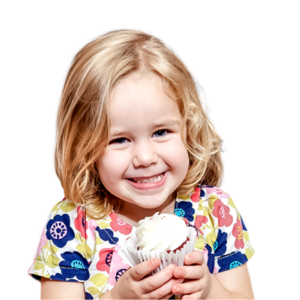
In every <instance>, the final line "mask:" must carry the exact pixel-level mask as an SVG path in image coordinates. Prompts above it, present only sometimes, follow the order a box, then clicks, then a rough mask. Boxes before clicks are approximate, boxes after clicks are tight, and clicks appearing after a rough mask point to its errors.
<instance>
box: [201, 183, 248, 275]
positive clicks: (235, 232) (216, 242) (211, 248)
mask: <svg viewBox="0 0 300 300" xmlns="http://www.w3.org/2000/svg"><path fill="white" fill-rule="evenodd" d="M201 193H202V199H201V198H200V205H199V209H202V212H201V213H202V214H203V212H204V216H203V217H202V218H205V222H202V225H203V229H204V235H205V236H204V239H205V240H206V251H207V253H208V258H209V260H210V261H209V262H208V267H209V269H210V271H211V273H219V272H223V271H227V270H230V269H233V268H236V267H238V266H241V265H243V264H244V263H246V262H247V261H248V260H249V259H250V258H251V257H252V256H253V254H254V249H253V248H252V245H251V242H250V238H249V234H248V230H247V227H246V225H245V223H244V220H243V218H242V216H241V214H240V212H239V211H238V209H237V208H236V206H235V204H234V202H233V200H232V198H231V197H230V196H229V195H228V194H227V193H226V192H224V191H222V190H221V189H219V188H216V187H209V186H204V187H202V190H201ZM198 214H199V212H198ZM205 215H206V216H205ZM197 217H198V216H197Z"/></svg>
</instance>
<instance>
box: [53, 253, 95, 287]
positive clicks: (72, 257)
mask: <svg viewBox="0 0 300 300" xmlns="http://www.w3.org/2000/svg"><path fill="white" fill-rule="evenodd" d="M61 257H62V259H63V260H62V261H61V262H60V263H59V267H60V269H61V274H55V275H53V276H51V277H50V279H53V280H63V281H70V280H68V279H73V278H74V276H76V278H78V279H79V280H83V281H84V280H87V279H89V277H90V274H89V270H88V268H89V263H88V261H87V260H86V259H85V258H84V257H83V256H82V255H81V254H80V253H78V252H65V253H63V254H62V255H61ZM75 281H77V280H75Z"/></svg>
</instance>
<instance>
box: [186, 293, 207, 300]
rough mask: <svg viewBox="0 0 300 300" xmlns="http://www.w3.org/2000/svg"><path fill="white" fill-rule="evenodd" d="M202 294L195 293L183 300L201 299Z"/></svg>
mask: <svg viewBox="0 0 300 300" xmlns="http://www.w3.org/2000/svg"><path fill="white" fill-rule="evenodd" d="M201 296H202V292H197V293H193V294H190V295H183V296H182V298H181V299H182V300H192V299H201Z"/></svg>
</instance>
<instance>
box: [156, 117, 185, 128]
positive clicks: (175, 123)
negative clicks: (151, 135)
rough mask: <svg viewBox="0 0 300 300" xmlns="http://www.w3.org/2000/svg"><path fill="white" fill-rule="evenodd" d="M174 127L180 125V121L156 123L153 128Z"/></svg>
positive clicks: (169, 120)
mask: <svg viewBox="0 0 300 300" xmlns="http://www.w3.org/2000/svg"><path fill="white" fill-rule="evenodd" d="M173 125H178V126H179V125H180V121H179V120H176V119H168V120H162V121H158V122H154V125H153V128H157V127H164V126H173Z"/></svg>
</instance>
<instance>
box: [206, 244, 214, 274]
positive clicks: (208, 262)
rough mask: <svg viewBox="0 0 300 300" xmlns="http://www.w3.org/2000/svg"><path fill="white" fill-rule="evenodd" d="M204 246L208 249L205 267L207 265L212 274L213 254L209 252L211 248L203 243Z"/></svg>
mask: <svg viewBox="0 0 300 300" xmlns="http://www.w3.org/2000/svg"><path fill="white" fill-rule="evenodd" d="M205 248H206V249H207V251H208V258H207V267H208V270H209V272H210V273H211V274H213V272H214V268H215V254H214V253H211V252H212V249H211V247H210V246H209V245H208V244H206V245H205Z"/></svg>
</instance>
